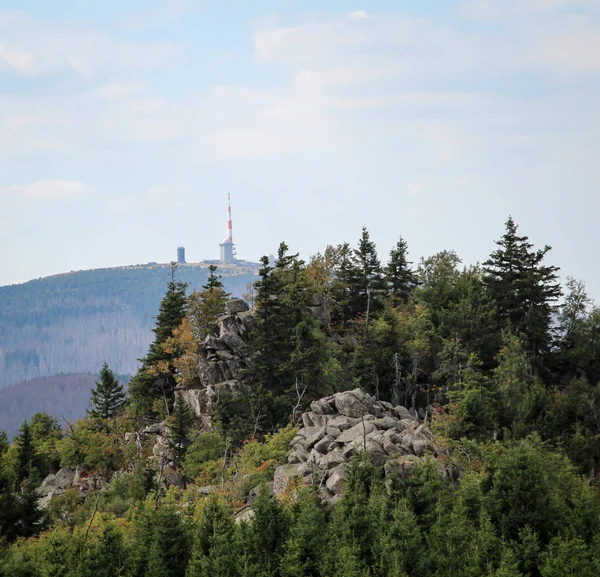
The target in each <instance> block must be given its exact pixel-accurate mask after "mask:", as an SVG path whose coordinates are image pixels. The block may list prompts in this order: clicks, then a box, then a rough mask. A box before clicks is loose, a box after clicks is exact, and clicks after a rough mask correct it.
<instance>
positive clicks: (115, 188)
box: [0, 0, 600, 298]
mask: <svg viewBox="0 0 600 577" xmlns="http://www.w3.org/2000/svg"><path fill="white" fill-rule="evenodd" d="M598 102H600V1H598V0H464V1H456V2H455V1H451V0H438V1H433V0H431V1H419V2H414V1H410V2H409V1H400V0H396V1H392V0H379V1H367V0H365V1H363V2H347V1H342V0H328V1H327V2H322V1H319V2H317V1H316V0H269V1H267V0H246V1H242V0H229V1H223V2H206V1H204V0H153V1H148V0H146V1H144V2H141V1H138V0H128V1H127V2H116V1H113V0H109V1H104V2H81V1H79V0H77V1H75V0H69V1H66V0H62V1H61V0H55V1H53V2H47V1H46V0H43V1H42V0H38V1H32V0H18V1H17V0H3V1H2V2H1V3H0V262H2V263H3V266H2V267H1V268H0V284H8V283H14V282H22V281H26V280H28V279H30V278H35V277H39V276H45V275H48V274H53V273H59V272H64V271H69V270H79V269H86V268H95V267H102V266H117V265H123V264H135V263H144V262H148V261H162V262H166V261H169V260H171V259H173V258H174V257H175V249H176V247H177V246H178V245H180V244H182V245H184V246H185V247H186V249H187V256H188V260H194V261H196V260H201V259H204V258H216V256H217V252H218V246H217V245H218V242H219V241H220V240H221V239H222V238H223V237H224V235H225V199H226V195H227V193H228V192H230V193H231V195H232V200H233V216H234V240H235V241H236V242H237V243H238V255H239V256H240V257H244V258H248V259H253V260H256V259H258V258H259V257H260V256H261V255H262V254H265V253H270V252H275V250H276V247H277V245H278V244H279V242H280V241H281V240H286V242H287V243H288V244H289V245H290V247H291V248H292V249H293V250H294V251H299V252H300V253H301V254H302V255H303V256H304V257H308V256H309V255H310V254H313V253H315V252H316V251H318V250H322V249H323V248H324V247H325V246H326V245H327V244H329V243H332V244H337V243H338V242H342V241H346V240H347V241H350V242H353V243H354V242H355V241H356V240H357V239H358V237H359V235H360V229H361V227H362V226H367V227H368V228H369V229H370V231H371V233H372V236H373V238H374V239H375V240H376V242H377V245H378V248H379V251H380V255H381V256H382V258H384V259H385V257H386V255H387V253H388V251H389V249H390V248H391V247H392V246H393V245H394V244H395V242H396V240H397V238H398V235H400V234H402V235H403V236H404V237H405V239H406V240H407V241H408V243H409V247H410V250H411V255H412V256H413V258H414V260H418V258H419V257H421V256H428V255H430V254H433V253H435V252H437V251H439V250H442V249H453V250H455V251H456V252H458V254H459V255H460V256H461V257H462V258H463V260H464V262H465V263H471V262H476V261H481V260H484V259H485V258H486V256H487V255H488V254H489V252H490V251H491V250H493V248H494V240H495V239H497V238H499V237H500V236H501V234H502V232H503V227H504V222H505V220H506V218H507V216H508V215H509V214H512V215H513V217H514V218H515V220H516V221H517V223H518V224H519V225H520V229H521V232H522V233H524V234H527V235H529V236H530V239H531V240H532V241H533V242H534V243H535V244H536V245H539V246H542V245H544V244H550V245H552V246H553V251H552V257H551V258H552V262H553V263H554V264H557V265H559V266H561V267H562V269H563V274H564V275H565V276H566V275H571V276H575V277H578V278H582V279H584V280H585V281H586V282H587V284H588V287H589V290H590V293H591V294H592V295H593V296H596V298H599V297H600V271H599V270H598V265H597V258H596V252H597V249H596V247H597V246H598V244H600V232H599V231H598V226H597V220H598V214H600V191H599V189H598V181H599V178H598V172H599V171H598V160H599V159H600V112H599V105H598Z"/></svg>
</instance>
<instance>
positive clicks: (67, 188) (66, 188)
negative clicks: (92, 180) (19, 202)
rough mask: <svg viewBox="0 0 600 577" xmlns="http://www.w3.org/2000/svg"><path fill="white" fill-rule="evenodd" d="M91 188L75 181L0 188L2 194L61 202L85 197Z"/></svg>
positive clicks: (46, 182)
mask: <svg viewBox="0 0 600 577" xmlns="http://www.w3.org/2000/svg"><path fill="white" fill-rule="evenodd" d="M90 190H91V188H90V187H89V186H88V185H87V184H84V183H83V182H78V181H76V180H38V181H37V182H33V183H31V184H23V185H16V186H8V187H3V188H0V192H2V193H4V194H11V193H13V194H19V195H21V196H24V197H26V198H30V199H36V200H62V199H71V198H80V197H83V196H87V195H88V194H89V193H90Z"/></svg>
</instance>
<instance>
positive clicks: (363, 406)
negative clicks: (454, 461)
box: [273, 389, 457, 501]
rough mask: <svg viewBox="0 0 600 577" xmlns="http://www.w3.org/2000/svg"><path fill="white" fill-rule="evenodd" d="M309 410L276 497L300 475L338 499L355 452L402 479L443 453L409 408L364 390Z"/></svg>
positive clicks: (279, 470) (324, 401) (278, 477)
mask: <svg viewBox="0 0 600 577" xmlns="http://www.w3.org/2000/svg"><path fill="white" fill-rule="evenodd" d="M310 408H311V410H310V412H307V413H304V414H303V415H302V421H303V424H304V427H303V428H302V429H301V430H300V431H299V432H298V434H297V435H296V437H294V439H292V441H291V442H290V447H291V451H290V454H289V456H288V464H287V465H283V466H280V467H278V468H277V470H276V471H275V478H274V486H273V488H274V491H275V493H281V492H282V491H284V490H285V488H286V487H287V485H288V483H289V481H290V480H291V479H292V478H294V477H300V478H301V479H302V481H303V482H304V483H307V484H315V483H316V484H318V485H319V487H320V490H321V493H322V495H323V496H324V497H325V498H326V499H327V500H329V501H335V500H336V499H337V498H338V496H339V495H341V493H342V491H343V486H344V479H345V478H346V473H347V464H348V461H349V460H350V459H351V458H352V457H353V456H354V455H356V454H359V453H363V452H366V453H367V454H368V455H369V457H370V459H371V461H372V462H374V463H375V464H377V465H383V466H384V469H385V472H386V474H388V475H390V477H392V476H393V477H394V478H395V479H398V480H400V481H402V480H403V479H406V478H407V476H408V475H409V474H410V470H411V469H412V468H413V467H414V466H415V464H417V463H419V462H420V461H421V459H422V458H423V457H424V456H425V455H431V456H432V457H433V458H437V457H440V456H442V454H443V450H442V449H441V448H440V447H438V446H437V445H436V442H435V438H434V436H433V434H432V433H431V431H430V430H429V428H428V427H427V425H426V424H423V423H420V422H419V420H418V419H417V418H415V417H414V416H413V415H412V414H411V413H410V412H409V411H408V410H407V409H406V408H405V407H394V406H392V405H391V404H390V403H387V402H385V401H377V400H375V399H374V398H373V397H371V396H370V395H369V394H367V393H365V392H364V391H363V390H361V389H355V390H353V391H347V392H342V393H337V394H335V395H333V396H331V397H326V398H324V399H319V400H318V401H314V402H313V403H312V404H311V406H310ZM441 472H442V473H443V474H447V475H451V476H452V477H455V476H456V473H457V472H456V471H454V470H453V469H452V468H443V467H441Z"/></svg>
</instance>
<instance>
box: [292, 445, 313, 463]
mask: <svg viewBox="0 0 600 577" xmlns="http://www.w3.org/2000/svg"><path fill="white" fill-rule="evenodd" d="M308 455H309V453H308V451H307V450H306V449H305V448H304V447H298V448H297V449H295V450H294V452H293V453H290V456H289V457H288V463H290V464H291V463H306V461H308ZM292 457H293V459H292ZM290 459H292V460H290Z"/></svg>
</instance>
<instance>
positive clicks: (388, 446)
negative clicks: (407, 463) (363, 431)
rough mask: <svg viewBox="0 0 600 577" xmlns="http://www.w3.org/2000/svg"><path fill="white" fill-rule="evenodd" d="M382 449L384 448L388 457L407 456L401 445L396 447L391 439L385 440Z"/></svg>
mask: <svg viewBox="0 0 600 577" xmlns="http://www.w3.org/2000/svg"><path fill="white" fill-rule="evenodd" d="M382 447H383V450H384V451H385V454H386V455H405V454H406V450H405V449H403V448H402V447H400V446H399V445H396V444H395V443H393V442H392V441H390V440H389V439H384V441H383V445H382Z"/></svg>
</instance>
